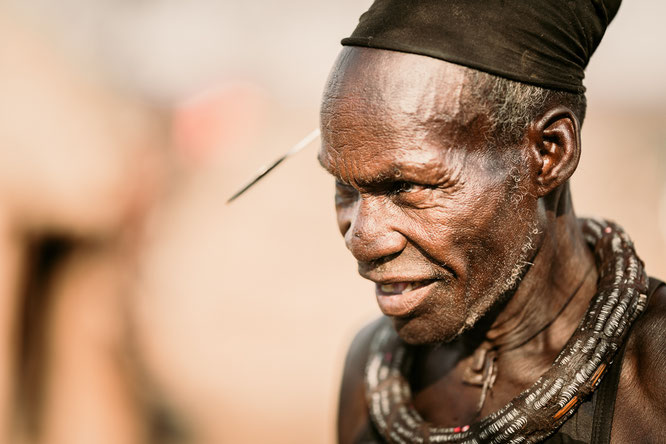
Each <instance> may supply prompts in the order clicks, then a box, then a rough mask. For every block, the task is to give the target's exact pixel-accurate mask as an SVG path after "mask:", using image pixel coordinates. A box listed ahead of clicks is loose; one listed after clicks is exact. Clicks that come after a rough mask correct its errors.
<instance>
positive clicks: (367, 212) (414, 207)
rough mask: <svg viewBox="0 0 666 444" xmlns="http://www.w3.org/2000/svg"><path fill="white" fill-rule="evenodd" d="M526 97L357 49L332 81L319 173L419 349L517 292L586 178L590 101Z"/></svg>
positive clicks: (397, 55) (394, 55)
mask: <svg viewBox="0 0 666 444" xmlns="http://www.w3.org/2000/svg"><path fill="white" fill-rule="evenodd" d="M506 82H509V83H506ZM521 86H525V85H522V84H516V82H511V81H505V80H504V79H501V80H496V79H495V78H494V76H490V75H488V74H484V73H480V72H477V71H474V70H471V69H469V68H465V67H462V66H459V65H456V64H452V63H448V62H445V61H442V60H436V59H434V58H430V57H425V56H421V55H415V54H405V53H401V52H396V51H385V50H379V49H366V48H346V49H345V50H343V52H342V54H341V56H340V57H339V59H338V61H337V63H336V65H335V67H334V69H333V72H332V74H331V77H330V79H329V83H328V85H327V87H326V90H325V93H324V100H323V104H322V111H321V119H322V122H321V124H322V150H321V152H320V161H321V163H322V165H323V166H324V167H325V168H326V169H327V170H328V171H330V172H331V173H332V174H333V175H334V176H335V177H336V181H337V185H336V210H337V215H338V224H339V227H340V231H341V232H342V234H343V235H344V237H345V242H346V244H347V247H348V248H349V249H350V251H351V253H352V254H353V255H354V256H355V257H356V259H357V260H358V263H359V272H360V273H361V275H362V276H364V277H366V278H368V279H371V280H373V281H374V282H376V283H377V300H378V303H379V305H380V308H381V309H382V311H383V312H384V313H385V314H387V315H389V316H391V317H392V318H393V319H394V321H395V325H396V329H397V330H398V332H399V334H400V335H401V336H402V337H403V339H405V340H407V341H408V342H412V343H428V342H436V341H446V340H450V339H452V338H454V337H456V336H457V335H458V334H460V332H462V331H463V330H464V329H465V328H468V327H469V326H471V325H473V324H474V323H475V322H476V320H478V319H479V318H480V317H481V316H482V315H483V314H484V313H485V312H487V310H488V309H489V308H490V307H491V306H493V305H494V304H495V303H496V302H497V301H499V300H500V299H501V298H502V297H503V296H504V295H505V294H507V292H509V291H510V290H512V289H513V288H515V286H516V285H517V283H518V281H519V279H520V277H521V274H522V273H523V271H524V270H525V267H526V265H527V264H528V263H529V261H530V260H531V258H532V257H533V256H534V254H535V252H536V250H537V249H538V246H539V245H540V242H541V239H542V236H543V235H544V233H543V230H544V227H545V226H546V221H547V218H548V217H549V216H548V204H547V201H548V196H549V195H552V194H553V193H554V192H556V191H557V190H559V189H561V188H562V186H563V184H565V183H566V181H567V180H568V178H569V177H570V176H571V174H572V173H573V171H574V169H575V167H576V165H577V162H578V158H579V154H580V149H579V123H578V122H579V118H580V117H582V114H583V113H584V101H581V99H579V98H578V96H576V95H575V94H567V93H556V92H552V91H548V90H544V91H540V90H541V88H538V87H528V88H527V89H525V88H521ZM576 108H577V109H576ZM577 114H578V116H577Z"/></svg>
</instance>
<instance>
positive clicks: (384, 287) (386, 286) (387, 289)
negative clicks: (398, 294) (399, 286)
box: [381, 284, 395, 293]
mask: <svg viewBox="0 0 666 444" xmlns="http://www.w3.org/2000/svg"><path fill="white" fill-rule="evenodd" d="M381 289H382V291H383V292H384V293H393V292H395V285H393V284H382V286H381Z"/></svg>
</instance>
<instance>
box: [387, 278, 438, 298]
mask: <svg viewBox="0 0 666 444" xmlns="http://www.w3.org/2000/svg"><path fill="white" fill-rule="evenodd" d="M431 282H432V280H426V281H416V282H393V283H390V284H377V294H378V295H379V294H381V295H385V296H391V295H396V294H405V293H408V292H410V291H412V290H416V289H417V288H421V287H425V286H426V285H428V284H430V283H431Z"/></svg>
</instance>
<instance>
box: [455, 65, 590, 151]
mask: <svg viewBox="0 0 666 444" xmlns="http://www.w3.org/2000/svg"><path fill="white" fill-rule="evenodd" d="M466 76H467V82H466V85H465V93H466V94H467V97H468V99H470V100H469V102H470V103H472V104H474V108H476V110H479V109H480V110H483V111H485V112H487V113H488V116H489V117H490V120H491V122H490V125H491V126H490V128H489V136H490V137H491V140H494V141H496V142H500V141H501V142H502V143H503V144H516V143H518V142H520V140H521V139H522V138H523V136H524V135H525V131H526V130H527V128H528V126H529V124H530V123H531V122H532V121H534V120H535V119H537V118H538V117H539V116H540V115H541V114H543V113H544V112H545V111H547V110H548V109H549V108H551V107H553V106H556V105H563V106H566V107H567V108H569V109H570V110H571V111H572V112H573V113H574V114H575V115H576V117H577V118H578V122H579V125H582V124H583V120H584V119H585V110H586V107H587V100H586V98H585V93H583V92H581V93H573V92H567V91H559V90H555V89H550V88H542V87H540V86H535V85H529V84H527V83H522V82H518V81H514V80H510V79H506V78H504V77H499V76H496V75H493V74H489V73H486V72H483V71H478V70H476V69H471V68H467V74H466Z"/></svg>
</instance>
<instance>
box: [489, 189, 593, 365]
mask: <svg viewBox="0 0 666 444" xmlns="http://www.w3.org/2000/svg"><path fill="white" fill-rule="evenodd" d="M548 205H549V203H548V202H546V206H548ZM546 214H547V225H548V226H547V227H545V230H544V237H543V239H542V241H541V245H540V247H539V250H538V253H537V254H536V256H535V258H534V260H533V264H532V265H531V267H530V269H529V270H528V271H527V273H526V274H525V276H524V277H523V279H522V280H521V282H520V285H519V286H518V288H517V290H516V291H515V293H514V294H513V295H512V297H511V298H510V300H508V301H507V302H506V303H505V304H504V305H503V306H502V308H501V310H500V311H498V312H497V313H496V314H495V317H494V318H493V320H492V322H489V324H490V326H489V328H487V329H484V330H485V331H483V332H482V333H483V337H482V338H479V337H477V339H480V340H481V341H482V342H481V343H480V346H482V347H484V348H488V349H493V350H496V351H498V352H499V354H500V355H501V354H505V355H507V356H506V357H509V355H510V357H511V359H512V360H516V359H521V357H537V356H538V358H539V361H543V363H544V365H549V364H550V363H551V362H552V359H554V357H555V356H556V355H557V353H558V352H559V351H560V350H561V349H562V347H563V346H564V344H565V343H566V341H567V340H568V339H569V337H570V336H571V334H572V333H573V331H574V330H575V328H576V326H577V325H578V323H579V322H580V319H581V318H582V316H583V314H584V313H585V310H586V309H587V306H588V304H589V301H590V299H591V298H592V297H593V295H594V294H595V292H596V282H597V270H596V267H595V265H594V257H593V254H592V252H591V251H590V249H589V247H588V246H587V244H586V243H585V240H584V239H583V235H582V232H581V229H580V226H579V222H578V220H577V219H576V216H575V214H574V211H573V208H572V207H571V201H570V195H569V191H568V188H566V187H565V188H563V189H562V190H561V191H560V193H559V194H558V195H555V196H551V201H550V208H547V211H546ZM479 333H481V332H479ZM498 360H499V357H498ZM532 364H533V365H532V366H531V368H533V369H534V371H535V372H538V371H541V370H545V369H542V368H541V367H542V366H541V365H539V363H538V362H534V363H532ZM498 365H499V366H500V367H502V362H501V360H499V362H498ZM530 373H531V372H530Z"/></svg>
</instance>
